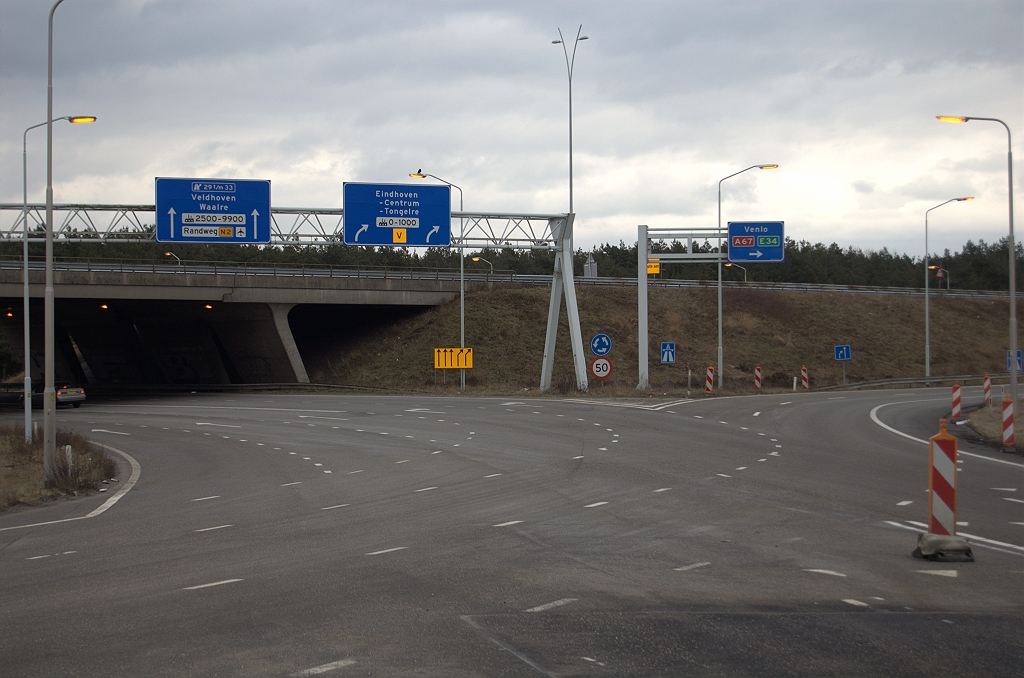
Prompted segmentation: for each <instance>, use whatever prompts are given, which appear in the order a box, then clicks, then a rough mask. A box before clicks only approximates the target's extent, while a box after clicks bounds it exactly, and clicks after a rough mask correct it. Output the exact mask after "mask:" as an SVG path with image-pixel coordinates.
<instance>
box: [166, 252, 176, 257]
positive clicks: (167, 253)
mask: <svg viewBox="0 0 1024 678" xmlns="http://www.w3.org/2000/svg"><path fill="white" fill-rule="evenodd" d="M164 256H165V257H173V256H174V254H172V253H171V252H164Z"/></svg>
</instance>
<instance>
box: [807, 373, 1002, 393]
mask: <svg viewBox="0 0 1024 678" xmlns="http://www.w3.org/2000/svg"><path fill="white" fill-rule="evenodd" d="M985 376H986V375H984V374H960V375H956V376H952V377H913V378H906V379H875V380H874V381H860V382H857V383H855V384H838V385H836V386H821V387H815V388H813V389H811V390H812V391H850V390H852V391H856V390H857V389H861V388H872V387H875V386H931V385H932V384H948V383H950V382H957V383H960V384H962V385H964V386H966V385H967V382H968V381H978V382H984V381H985ZM1009 378H1010V377H1009V375H1007V376H1005V377H1004V376H1002V375H998V374H997V375H994V376H991V379H992V382H993V383H995V382H996V381H997V380H1000V379H1009ZM979 385H981V384H979Z"/></svg>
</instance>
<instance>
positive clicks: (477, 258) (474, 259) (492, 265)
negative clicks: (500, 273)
mask: <svg viewBox="0 0 1024 678" xmlns="http://www.w3.org/2000/svg"><path fill="white" fill-rule="evenodd" d="M473 261H482V262H484V263H485V264H487V265H488V266H490V267H491V275H494V264H492V263H491V262H489V261H487V260H486V259H484V258H483V257H473Z"/></svg>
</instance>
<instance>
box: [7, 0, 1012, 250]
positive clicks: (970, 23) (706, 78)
mask: <svg viewBox="0 0 1024 678" xmlns="http://www.w3.org/2000/svg"><path fill="white" fill-rule="evenodd" d="M51 6H52V2H50V0H0V201H2V202H20V201H21V138H22V132H23V131H24V130H25V128H26V127H28V126H30V125H33V124H35V123H38V122H42V121H44V120H45V118H46V22H47V15H48V12H49V8H50V7H51ZM580 24H582V25H583V34H584V35H587V36H589V40H587V41H586V42H581V43H580V45H579V48H578V51H577V55H576V65H575V71H574V73H573V113H574V146H575V207H576V212H577V214H578V220H577V228H576V244H577V246H582V247H584V248H589V247H590V246H592V245H595V244H600V243H602V242H609V241H610V242H618V241H619V240H623V241H626V242H627V243H629V242H635V240H636V225H637V224H640V223H646V224H649V225H651V226H710V225H714V223H715V219H716V185H717V182H718V180H719V179H721V178H722V177H724V176H726V175H728V174H731V173H733V172H735V171H738V170H740V169H743V168H744V167H747V166H749V165H753V164H757V163H778V164H779V165H780V166H781V167H780V168H779V169H777V170H773V171H759V170H754V171H751V172H747V173H745V174H743V175H740V176H738V177H735V178H733V179H730V180H729V181H727V182H725V184H724V188H723V222H724V221H729V220H734V221H738V220H752V219H758V220H760V219H764V220H784V221H785V222H786V233H787V235H789V236H791V237H794V238H797V239H806V240H810V241H812V242H826V243H831V242H837V243H839V244H840V245H843V246H847V245H853V246H855V247H860V248H864V249H872V250H878V249H881V248H883V247H888V248H889V249H890V250H893V251H897V252H906V253H909V254H912V255H914V256H921V255H922V254H923V251H924V243H923V231H924V212H925V210H926V209H928V208H929V207H932V206H934V205H935V204H938V203H940V202H942V201H944V200H947V199H949V198H953V197H959V196H964V195H974V196H977V198H978V199H977V200H976V201H974V202H967V203H952V204H950V205H947V206H945V207H943V208H942V209H941V210H938V211H935V212H932V214H931V218H930V231H931V234H930V235H931V245H932V246H931V249H932V251H933V252H936V251H941V250H942V249H943V248H946V247H948V248H951V249H959V248H960V247H961V246H962V245H963V243H964V242H965V241H966V240H968V239H974V240H977V239H979V238H983V239H985V240H987V241H994V240H997V239H998V238H1000V237H1002V236H1003V235H1005V234H1006V231H1007V194H1006V134H1005V132H1004V130H1003V128H1002V127H1001V126H999V125H997V124H994V123H985V122H971V123H968V124H967V125H950V124H943V123H939V122H937V121H936V120H935V118H934V116H935V115H936V114H956V115H978V116H986V117H997V118H1002V119H1003V120H1005V121H1006V122H1007V123H1008V124H1009V125H1010V127H1011V129H1012V130H1013V131H1014V133H1015V135H1016V137H1015V144H1014V146H1015V148H1014V150H1015V152H1016V153H1017V157H1018V158H1024V153H1022V152H1021V150H1022V149H1021V146H1020V144H1019V141H1017V140H1020V139H1022V138H1024V124H1022V123H1024V3H1022V2H1021V0H1014V1H1010V2H999V1H991V2H985V1H973V2H972V1H964V0H957V1H953V2H944V1H940V0H927V1H923V2H912V1H907V0H899V1H894V0H885V1H881V2H869V1H845V2H839V1H827V0H810V1H807V2H783V1H779V0H775V1H772V2H724V1H720V0H716V1H710V0H708V1H703V2H639V1H635V0H634V1H632V2H599V1H587V2H553V1H551V0H547V1H538V2H529V1H522V0H520V1H517V2H468V1H467V2H454V1H453V2H430V1H426V2H425V1H423V0H419V1H416V2H382V1H374V2H338V1H333V2H332V1H326V0H325V1H319V2H318V1H314V0H309V1H302V0H288V1H287V2H282V1H280V0H278V1H276V2H269V1H262V0H221V1H218V0H201V1H191V0H66V2H64V4H62V5H61V6H60V7H59V8H58V10H57V13H56V18H55V26H54V43H55V47H54V114H55V115H68V114H92V115H96V116H98V117H99V122H97V123H96V124H94V125H82V126H72V125H68V124H67V123H60V124H56V125H55V126H54V165H55V169H54V187H55V188H54V199H55V201H56V202H86V203H88V202H102V203H150V204H151V203H152V202H153V191H154V188H153V179H154V177H156V176H180V177H204V178H205V177H208V178H235V179H240V178H260V179H270V180H271V181H272V187H273V188H272V190H273V203H274V205H276V206H280V207H340V206H341V204H342V184H343V182H345V181H369V182H412V181H415V180H412V179H409V178H408V176H407V175H408V173H409V172H412V171H414V170H416V169H418V168H421V167H422V168H423V169H424V171H426V172H430V173H432V174H436V175H438V176H441V177H444V178H445V179H447V180H449V181H452V182H454V183H456V184H458V185H460V186H462V188H463V189H464V191H465V203H466V209H467V210H509V211H523V212H564V211H567V210H568V129H567V128H568V124H567V122H568V115H567V77H566V75H567V74H566V65H565V60H564V57H563V54H562V50H561V47H560V46H558V45H553V44H551V41H552V40H553V39H556V38H557V37H558V32H557V29H558V28H559V27H561V28H562V32H563V34H565V35H566V36H575V34H576V29H577V27H578V26H579V25H580ZM1016 170H1017V181H1016V185H1017V192H1018V196H1017V197H1018V203H1019V202H1020V201H1022V200H1024V196H1022V195H1020V193H1019V187H1020V185H1021V182H1020V177H1021V176H1022V175H1024V167H1021V166H1020V165H1019V162H1018V167H1017V168H1016ZM44 187H45V130H44V129H40V130H36V131H33V132H31V133H30V140H29V199H30V200H33V201H41V200H43V197H44ZM1018 212H1019V210H1018Z"/></svg>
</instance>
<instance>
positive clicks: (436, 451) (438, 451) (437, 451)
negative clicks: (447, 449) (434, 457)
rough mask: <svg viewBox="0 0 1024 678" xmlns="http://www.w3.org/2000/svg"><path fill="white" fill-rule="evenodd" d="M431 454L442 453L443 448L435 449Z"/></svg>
mask: <svg viewBox="0 0 1024 678" xmlns="http://www.w3.org/2000/svg"><path fill="white" fill-rule="evenodd" d="M431 454H441V450H435V451H434V452H431Z"/></svg>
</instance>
